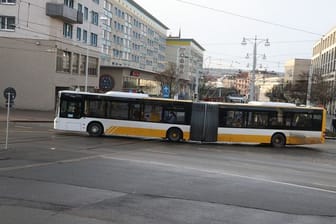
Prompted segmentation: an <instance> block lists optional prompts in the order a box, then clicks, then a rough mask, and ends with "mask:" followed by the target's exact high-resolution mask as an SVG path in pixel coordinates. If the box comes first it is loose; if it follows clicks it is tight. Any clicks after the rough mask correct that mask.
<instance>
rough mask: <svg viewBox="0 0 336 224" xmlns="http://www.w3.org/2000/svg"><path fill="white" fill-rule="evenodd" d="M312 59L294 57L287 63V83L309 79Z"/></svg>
mask: <svg viewBox="0 0 336 224" xmlns="http://www.w3.org/2000/svg"><path fill="white" fill-rule="evenodd" d="M310 64H311V60H310V59H298V58H295V59H292V60H289V61H287V62H286V63H285V76H284V82H285V83H295V82H296V81H299V80H307V78H308V74H309V68H310Z"/></svg>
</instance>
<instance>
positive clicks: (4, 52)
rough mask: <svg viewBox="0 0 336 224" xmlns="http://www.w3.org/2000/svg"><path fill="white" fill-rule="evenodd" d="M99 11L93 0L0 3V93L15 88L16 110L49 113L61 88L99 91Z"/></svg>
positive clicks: (2, 103) (98, 5)
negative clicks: (46, 111) (45, 111)
mask: <svg viewBox="0 0 336 224" xmlns="http://www.w3.org/2000/svg"><path fill="white" fill-rule="evenodd" d="M102 8H103V2H102V1H92V0H87V1H80V3H79V1H73V0H66V1H64V0H34V1H18V0H11V1H1V3H0V24H1V26H0V48H1V51H0V67H1V74H0V78H1V82H0V90H3V89H5V88H6V87H9V86H10V87H13V88H15V89H16V92H17V96H16V99H15V107H16V108H22V109H37V110H53V109H54V106H55V98H56V93H57V91H59V90H61V89H71V88H73V89H75V88H81V89H82V90H84V89H85V86H87V87H88V90H91V91H93V90H94V89H97V88H98V80H99V56H100V48H99V46H100V40H101V32H100V28H99V26H100V23H101V21H100V20H99V18H100V16H101V14H100V13H101V11H102ZM87 56H89V57H87ZM87 58H88V60H87ZM86 83H87V85H86ZM0 106H1V107H3V106H4V98H0Z"/></svg>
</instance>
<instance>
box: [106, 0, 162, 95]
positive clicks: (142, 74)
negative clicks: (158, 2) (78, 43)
mask: <svg viewBox="0 0 336 224" xmlns="http://www.w3.org/2000/svg"><path fill="white" fill-rule="evenodd" d="M103 8H104V17H105V18H107V20H106V22H105V23H103V25H102V32H103V40H102V56H101V59H102V60H101V66H102V67H101V78H100V83H101V85H100V89H102V90H103V91H108V90H119V91H128V92H135V91H142V92H146V93H148V94H150V95H156V96H158V95H160V94H161V84H160V82H159V81H158V80H157V79H156V76H157V75H159V74H160V73H161V72H163V71H164V70H165V68H166V54H165V51H166V33H167V29H168V27H166V26H165V25H164V24H163V23H161V22H160V21H159V20H158V19H156V18H155V17H154V16H152V15H151V14H150V13H149V12H147V11H146V10H145V9H144V8H142V7H141V6H140V5H138V4H137V3H136V2H135V1H131V0H118V1H117V0H105V1H104V7H103Z"/></svg>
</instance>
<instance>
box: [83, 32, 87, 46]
mask: <svg viewBox="0 0 336 224" xmlns="http://www.w3.org/2000/svg"><path fill="white" fill-rule="evenodd" d="M83 42H84V43H87V31H86V30H83Z"/></svg>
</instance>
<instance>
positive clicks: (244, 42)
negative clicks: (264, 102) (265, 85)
mask: <svg viewBox="0 0 336 224" xmlns="http://www.w3.org/2000/svg"><path fill="white" fill-rule="evenodd" d="M247 41H249V42H251V43H253V63H252V65H253V66H252V77H251V83H250V96H249V101H253V100H255V96H254V95H255V91H254V87H255V72H256V67H257V46H258V45H259V44H260V43H263V42H265V46H266V47H268V46H270V42H269V41H268V38H267V39H258V38H257V36H255V37H254V38H245V37H244V38H243V41H242V43H241V44H242V45H247Z"/></svg>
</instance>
